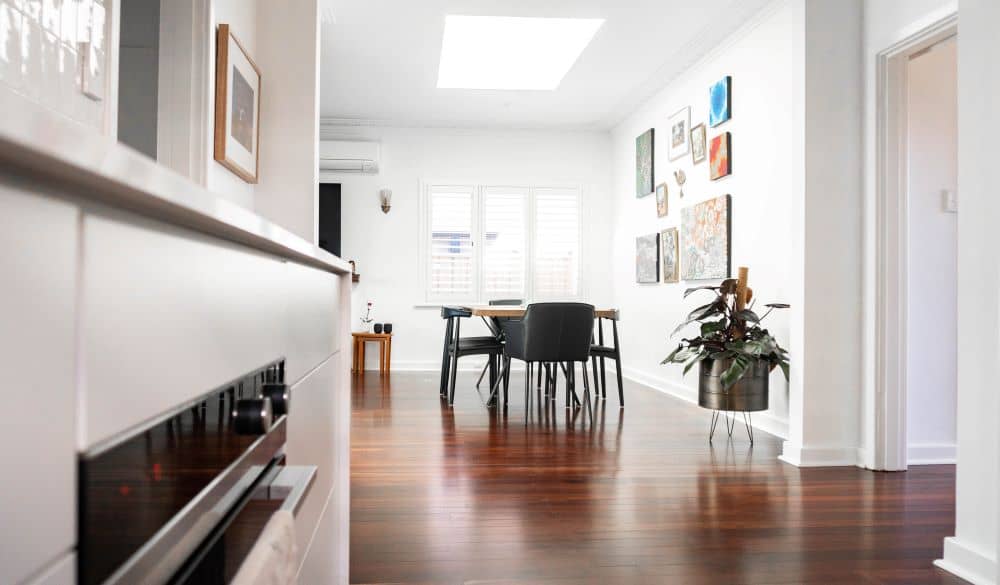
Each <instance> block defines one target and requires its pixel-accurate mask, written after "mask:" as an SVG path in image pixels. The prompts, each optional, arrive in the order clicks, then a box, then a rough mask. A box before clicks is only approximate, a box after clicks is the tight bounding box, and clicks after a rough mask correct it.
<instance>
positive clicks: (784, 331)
mask: <svg viewBox="0 0 1000 585" xmlns="http://www.w3.org/2000/svg"><path fill="white" fill-rule="evenodd" d="M801 38H802V31H801V18H800V15H798V14H797V12H796V10H794V9H793V7H792V6H791V5H781V6H778V5H775V8H774V10H773V11H772V12H770V13H768V14H767V15H765V16H763V17H762V18H761V19H760V20H759V21H755V22H754V23H752V24H748V25H747V26H746V28H745V30H744V32H742V33H740V34H738V35H736V36H735V37H733V39H732V41H731V42H730V43H729V44H727V45H726V46H724V47H720V48H719V50H718V51H717V52H714V53H713V54H711V55H708V56H706V57H705V58H704V59H702V60H701V61H699V62H697V63H695V64H692V65H691V66H689V67H687V68H686V69H685V70H684V71H682V72H681V73H679V74H678V75H677V76H676V77H675V78H673V79H672V80H670V81H669V82H667V83H666V84H664V85H663V86H662V87H660V88H659V89H658V90H657V91H656V92H655V93H654V94H652V95H650V97H648V98H647V99H645V100H643V101H642V102H641V103H640V104H639V105H638V106H636V107H635V109H634V110H632V111H631V112H630V113H629V114H627V115H626V116H625V117H624V118H623V119H622V120H621V121H620V122H618V123H617V124H616V125H615V126H614V128H613V130H612V158H611V160H612V165H613V168H612V171H613V181H614V183H613V193H612V197H613V199H614V201H615V203H614V205H613V210H614V214H615V215H614V219H613V223H614V239H613V246H614V249H613V253H614V258H615V259H616V260H618V262H616V265H615V266H614V267H613V275H612V276H613V277H612V278H611V280H613V286H614V296H613V302H614V303H615V304H616V305H618V306H621V307H626V308H627V313H626V312H625V311H623V313H622V315H623V317H622V322H621V324H620V326H621V331H622V335H623V338H622V344H623V345H625V344H627V345H628V346H629V347H631V348H635V349H634V352H633V353H632V357H631V358H629V362H628V363H626V364H625V369H626V371H627V372H628V375H630V376H632V377H633V379H635V380H638V381H640V382H642V383H645V384H648V385H651V386H653V387H656V388H658V389H660V390H663V391H665V392H672V393H676V394H677V395H679V396H682V397H690V396H696V389H697V378H696V377H693V376H691V374H690V373H689V374H688V376H687V377H686V378H685V377H683V376H682V375H681V373H680V372H675V371H672V370H667V369H666V368H664V367H662V366H660V365H659V362H660V360H662V358H663V356H665V355H667V354H668V353H669V352H670V350H671V349H672V348H673V347H672V346H674V345H676V341H677V338H676V337H675V338H673V339H670V332H671V331H672V330H673V327H672V326H671V324H675V323H677V322H682V321H683V320H684V318H685V317H686V316H687V315H688V313H690V311H691V309H692V308H693V307H694V306H697V300H698V298H700V297H698V298H688V299H685V298H684V292H685V290H687V289H688V288H694V287H699V286H714V285H718V284H720V283H721V282H722V280H723V279H724V278H726V277H735V276H736V267H737V266H749V267H750V272H751V274H752V275H753V286H754V288H755V289H758V288H759V290H760V291H768V292H767V294H768V295H770V297H771V298H775V299H781V300H789V299H793V297H794V295H795V291H796V285H797V284H798V282H797V281H796V276H795V271H796V270H801V267H800V266H798V265H797V264H796V262H797V261H798V259H797V257H796V251H797V250H799V249H801V243H800V242H799V241H797V240H796V239H795V238H796V237H797V236H796V234H797V233H798V231H797V230H799V226H798V225H797V224H796V221H797V218H800V217H801V206H800V200H801V197H802V183H801V182H802V180H803V177H802V176H801V173H798V174H797V169H800V168H801V167H802V166H803V165H802V164H801V163H800V162H799V160H797V159H799V158H800V157H801V156H802V155H801V152H802V148H801V145H800V142H799V141H801V140H802V136H803V132H802V118H801V116H800V117H796V115H794V113H795V112H802V109H801V108H802V107H803V105H802V99H803V98H802V95H801V94H802V92H801V78H796V71H797V69H796V58H797V57H796V55H798V58H801V53H797V52H796V51H797V50H799V49H797V47H799V43H800V42H801ZM679 112H682V114H680V115H678V113H679ZM687 116H690V118H689V120H684V118H685V117H687ZM678 118H680V119H681V120H683V121H685V122H686V124H685V125H686V126H687V128H688V131H689V140H688V141H687V142H688V144H687V148H688V152H687V153H686V154H685V155H683V156H679V157H676V158H675V156H676V154H677V153H676V152H673V153H672V152H671V150H670V148H671V147H673V146H674V140H673V139H674V137H675V133H674V132H672V130H674V129H675V127H676V122H677V121H678ZM650 129H652V130H653V136H654V145H653V155H654V156H653V160H652V163H651V165H650V166H651V168H652V169H653V180H652V183H651V185H652V187H653V189H654V191H653V193H654V194H657V195H658V197H652V196H649V197H644V198H636V197H635V194H634V193H633V191H634V190H635V187H634V161H635V154H636V152H635V141H636V137H638V136H640V135H642V134H643V133H645V132H647V131H648V130H650ZM713 141H714V145H715V149H714V153H713V149H712V146H713ZM677 146H679V147H680V148H684V145H682V144H681V143H678V144H677ZM713 156H714V158H713ZM681 181H683V183H681ZM659 185H665V187H666V188H665V189H661V190H660V192H662V193H665V195H666V197H663V196H661V195H659V194H658V193H657V189H656V187H657V186H659ZM682 193H683V195H682ZM845 196H847V197H853V196H856V194H846V195H845ZM658 203H659V205H658ZM664 203H665V205H664ZM664 207H665V208H666V214H665V215H663V214H662V211H663V208H664ZM654 233H655V234H657V235H658V240H659V248H658V256H659V266H658V268H659V283H658V284H653V283H642V284H639V283H637V282H636V268H637V267H636V264H635V261H636V260H635V256H636V251H637V249H636V238H639V237H645V236H648V235H650V234H654ZM831 245H834V243H833V242H831ZM708 300H710V299H708V298H706V299H705V300H704V302H708ZM793 300H794V299H793ZM789 302H792V301H789ZM794 315H795V312H794V311H788V312H785V313H784V314H781V315H777V316H775V315H772V316H771V317H769V321H768V329H769V330H770V331H771V332H772V333H773V334H774V335H776V336H777V337H781V338H784V339H788V338H789V337H790V336H791V334H792V331H791V329H792V323H791V317H792V316H794ZM772 318H773V319H774V320H773V321H772V320H771V319H772ZM661 352H662V353H661ZM657 354H660V355H657ZM779 378H780V375H779ZM772 383H773V387H774V388H780V389H785V388H787V387H788V386H787V383H786V382H785V381H784V379H783V378H781V379H780V380H779V379H772ZM772 398H773V400H774V402H773V404H772V408H771V410H769V413H768V414H769V415H771V414H773V418H772V419H771V420H774V421H779V422H777V423H776V427H775V428H777V429H778V431H779V432H784V431H782V430H781V429H782V423H781V422H780V421H784V420H787V413H788V404H787V395H786V393H785V392H781V391H778V392H775V393H774V394H773V395H772ZM754 420H755V421H756V420H757V419H756V418H755V419H754ZM762 420H765V419H764V418H763V417H762Z"/></svg>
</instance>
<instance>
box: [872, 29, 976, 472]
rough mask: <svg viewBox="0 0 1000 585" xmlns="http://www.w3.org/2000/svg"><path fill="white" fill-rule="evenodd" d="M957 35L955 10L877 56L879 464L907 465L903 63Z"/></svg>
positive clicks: (876, 410)
mask: <svg viewBox="0 0 1000 585" xmlns="http://www.w3.org/2000/svg"><path fill="white" fill-rule="evenodd" d="M957 33H958V14H957V13H953V14H950V15H948V16H946V17H944V18H942V19H941V20H938V21H937V22H934V23H933V24H930V25H928V26H926V27H924V28H922V29H921V30H919V31H918V32H915V33H914V34H912V35H910V36H908V37H906V38H905V39H903V40H901V41H899V42H897V43H895V44H893V45H892V46H890V47H888V48H887V49H885V50H884V51H882V52H880V53H878V55H877V56H876V61H877V62H876V85H877V97H876V104H877V107H876V143H875V148H876V153H875V154H876V172H875V181H876V186H875V188H876V199H875V281H874V289H875V290H874V293H875V294H874V299H875V307H874V309H875V320H874V327H875V356H874V358H875V359H874V366H875V371H874V373H875V408H874V417H875V421H874V422H875V425H874V430H875V437H874V439H875V440H874V443H875V444H874V455H875V461H874V463H875V465H874V468H875V469H881V470H905V469H906V466H907V448H906V447H907V444H906V371H907V360H906V344H907V306H908V303H907V277H908V273H907V261H908V259H907V239H908V226H907V211H908V206H907V191H908V185H907V175H908V168H907V160H908V152H907V143H908V142H907V138H908V137H907V113H908V112H907V110H908V105H907V99H906V88H907V67H906V65H907V61H908V60H909V58H910V57H911V56H912V55H914V54H916V53H919V52H920V51H923V50H925V49H927V48H929V47H931V46H933V45H936V44H938V43H940V42H941V41H944V40H946V39H948V38H950V37H953V36H955V35H956V34H957ZM869 286H870V285H869Z"/></svg>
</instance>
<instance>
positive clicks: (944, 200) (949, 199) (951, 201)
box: [941, 189, 958, 213]
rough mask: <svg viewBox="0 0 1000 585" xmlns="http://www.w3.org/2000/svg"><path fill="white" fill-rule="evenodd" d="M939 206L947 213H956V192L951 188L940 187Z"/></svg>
mask: <svg viewBox="0 0 1000 585" xmlns="http://www.w3.org/2000/svg"><path fill="white" fill-rule="evenodd" d="M941 207H942V208H943V209H944V211H945V212H947V213H958V193H956V192H955V191H952V190H951V189H942V190H941Z"/></svg>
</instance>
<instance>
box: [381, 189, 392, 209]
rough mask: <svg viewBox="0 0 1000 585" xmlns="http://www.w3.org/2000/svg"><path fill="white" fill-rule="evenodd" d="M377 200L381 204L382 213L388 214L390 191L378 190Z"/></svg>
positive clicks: (390, 200)
mask: <svg viewBox="0 0 1000 585" xmlns="http://www.w3.org/2000/svg"><path fill="white" fill-rule="evenodd" d="M378 198H379V201H381V202H382V213H389V209H391V208H392V189H379V191H378Z"/></svg>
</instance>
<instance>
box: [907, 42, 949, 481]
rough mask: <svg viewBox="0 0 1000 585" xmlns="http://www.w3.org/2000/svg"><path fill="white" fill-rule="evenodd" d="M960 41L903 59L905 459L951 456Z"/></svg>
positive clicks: (933, 460)
mask: <svg viewBox="0 0 1000 585" xmlns="http://www.w3.org/2000/svg"><path fill="white" fill-rule="evenodd" d="M957 47H958V42H957V39H956V38H955V37H954V36H952V37H949V38H947V39H945V40H942V41H940V42H938V43H936V44H934V45H931V46H930V47H927V48H926V49H923V50H921V51H919V52H918V53H915V54H913V55H911V56H910V57H909V59H908V62H907V75H906V86H907V88H906V91H907V96H906V102H907V130H906V137H907V138H906V142H907V145H906V151H907V171H906V173H907V178H906V195H907V202H906V207H907V218H906V224H907V229H906V234H907V242H906V246H907V250H906V259H907V270H906V274H907V301H908V302H907V320H906V321H907V324H906V463H907V465H919V464H927V463H954V462H955V424H956V423H955V406H956V398H957V396H956V393H957V384H958V369H957V363H956V362H957V350H956V346H957V343H958V339H957V338H958V271H957V263H958V215H957V213H958V196H957V190H956V189H957V184H958V75H957V68H958V50H957Z"/></svg>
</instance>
